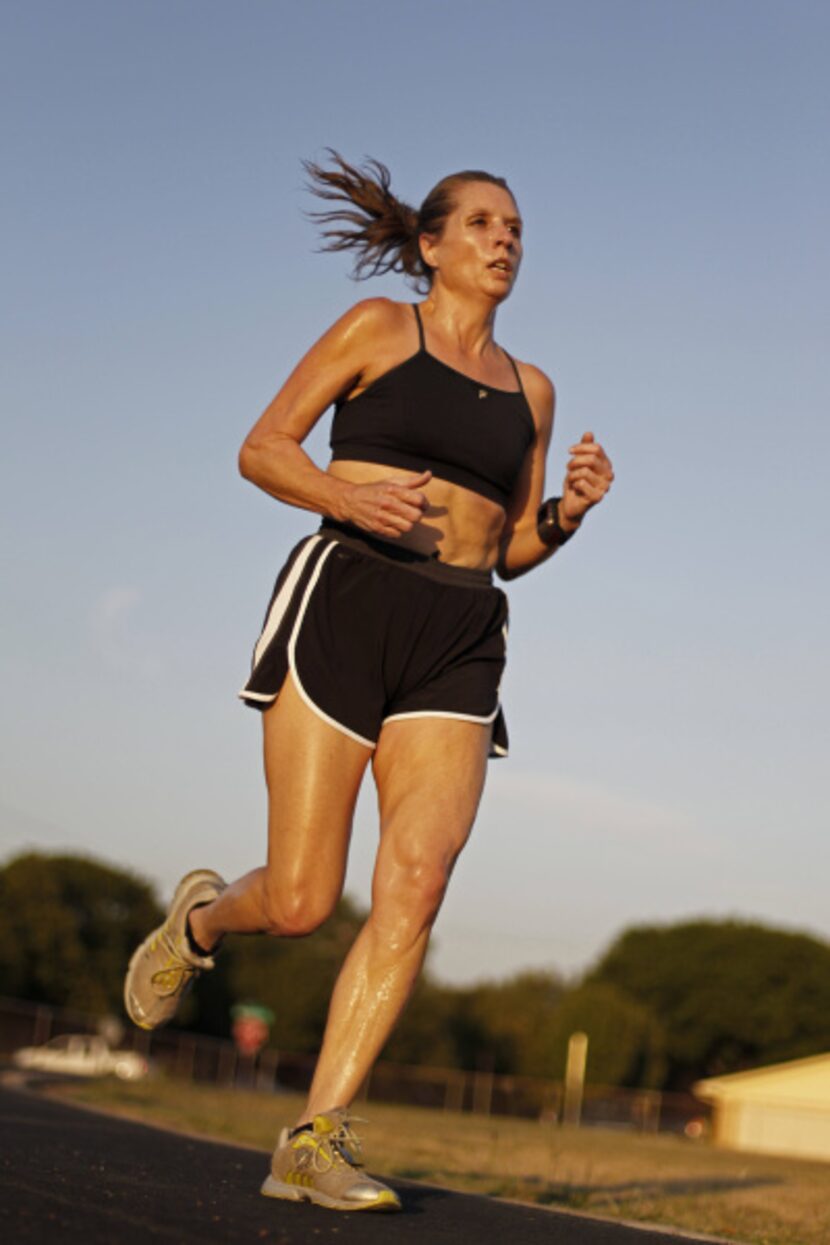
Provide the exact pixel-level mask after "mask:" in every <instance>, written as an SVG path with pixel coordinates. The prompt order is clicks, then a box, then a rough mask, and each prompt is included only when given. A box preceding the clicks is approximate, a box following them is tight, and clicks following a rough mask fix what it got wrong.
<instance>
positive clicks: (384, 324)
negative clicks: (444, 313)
mask: <svg viewBox="0 0 830 1245" xmlns="http://www.w3.org/2000/svg"><path fill="white" fill-rule="evenodd" d="M329 333H330V334H331V335H333V337H334V342H335V346H336V349H338V350H339V351H340V352H341V353H342V354H343V355H347V356H348V358H349V359H350V360H351V361H352V362H353V364H354V373H353V383H352V385H351V386H349V388H348V390H347V392H346V394H345V396H346V397H349V398H354V397H356V396H357V395H358V393H360V392H361V391H362V390H363V389H365V388H367V387H368V386H369V385H370V384H372V382H373V381H374V380H376V379H377V377H379V376H382V375H383V373H384V372H387V371H389V369H390V368H392V367H395V366H396V365H397V364H399V363H402V362H403V360H404V359H406V358H408V357H409V355H411V354H413V353H414V351H416V350H417V349H418V326H417V323H416V320H415V316H414V314H413V311H412V307H411V305H410V304H409V303H397V302H395V301H394V300H393V299H391V298H364V299H361V301H360V302H359V303H355V304H354V306H353V307H350V308H349V310H348V311H347V312H346V313H345V314H344V315H342V316H341V317H340V319H339V320H338V321H337V323H336V324H334V325H333V326H332V328H331V329H330V330H329Z"/></svg>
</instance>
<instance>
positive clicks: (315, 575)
mask: <svg viewBox="0 0 830 1245" xmlns="http://www.w3.org/2000/svg"><path fill="white" fill-rule="evenodd" d="M314 539H315V540H319V539H320V537H315V538H314ZM336 548H337V545H336V543H335V542H334V541H331V543H330V544H329V547H328V549H324V550H323V552H322V553H321V554H320V558H319V561H318V562H317V565H316V566H315V568H314V570H313V571H312V573H311V578H310V579H309V581H308V583H307V584H306V590H305V593H304V594H303V599H302V601H301V603H300V608H299V610H298V611H297V618H296V621H295V623H294V629H293V630H292V632H291V639H290V640H289V641H288V649H287V653H288V669H289V670H290V671H291V673H292V675H293V676H294V682H295V683H296V685H297V691H298V692H299V693H300V696H301V697H302V699H303V700H304V701H305V703H306V704H307V705H308V707H309V709H311V710H312V712H313V713H316V714H317V717H318V718H321V719H322V720H323V721H324V722H327V723H328V725H329V726H333V727H334V729H335V730H336V731H340V734H341V735H348V737H349V739H354V740H356V741H357V743H359V744H363V746H364V747H366V748H372V749H374V748H375V747H377V744H376V742H375V740H373V739H364V737H363V736H362V735H358V733H357V731H351V730H349V728H348V726H344V725H343V723H342V722H338V721H337V719H336V718H332V717H330V716H329V715H328V714H327V713H326V712H325V711H324V710H323V709H321V708H320V706H319V705H318V704H315V702H314V701H313V700H312V699H311V697H310V696H309V694H308V692H307V691H306V690H305V688H304V687H303V683H302V679H301V678H300V672H299V670H298V669H297V659H296V655H295V650H296V647H297V637H298V636H299V634H300V627H302V625H303V619H304V618H305V612H306V610H307V608H308V603H309V601H310V600H311V594H312V592H313V591H314V588H315V587H316V585H317V580H318V579H319V578H320V573H321V571H322V569H323V565H324V563H325V561H326V558H327V557H328V556H329V554H330V553H332V552H333V551H334V550H335V549H336Z"/></svg>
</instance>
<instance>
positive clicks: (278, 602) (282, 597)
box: [248, 536, 323, 695]
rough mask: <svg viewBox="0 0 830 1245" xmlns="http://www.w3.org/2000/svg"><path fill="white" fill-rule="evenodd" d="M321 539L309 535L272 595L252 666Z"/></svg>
mask: <svg viewBox="0 0 830 1245" xmlns="http://www.w3.org/2000/svg"><path fill="white" fill-rule="evenodd" d="M322 539H323V538H322V536H309V538H308V543H307V544H306V546H305V548H304V549H303V550H302V552H301V553H298V554H297V560H296V562H295V563H294V565H293V566H292V567H291V571H290V573H289V574H288V576H287V578H286V580H285V583H284V584H283V586H282V587H281V588H280V590H279V592H278V593H277V595H276V596H275V597H274V601H273V603H272V605H271V608H270V610H269V611H268V617H267V618H266V620H265V626H264V627H263V628H262V635H261V636H260V637H259V639H258V640H257V645H256V648H255V649H254V666H256V665H257V664H258V662H259V660H260V658H261V657H262V654H263V653H264V652H265V650H266V649H267V647H268V645H269V644H270V643H271V641H272V640H273V638H274V636H275V635H276V633H277V630H278V628H279V625H280V623H281V622H282V620H283V615H284V614H285V611H286V610H287V609H288V606H289V605H290V604H291V598H292V596H293V595H294V589H295V588H296V587H297V584H298V582H299V579H300V576H301V575H302V573H303V571H304V570H305V566H306V563H307V562H308V559H309V558H310V557H311V555H312V553H313V551H314V550H315V549H316V547H317V545H319V544H320V541H321V540H322ZM303 604H305V603H303ZM248 695H250V693H248Z"/></svg>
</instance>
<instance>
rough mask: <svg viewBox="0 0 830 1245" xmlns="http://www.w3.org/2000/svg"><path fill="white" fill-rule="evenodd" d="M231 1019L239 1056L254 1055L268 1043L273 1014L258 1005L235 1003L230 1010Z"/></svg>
mask: <svg viewBox="0 0 830 1245" xmlns="http://www.w3.org/2000/svg"><path fill="white" fill-rule="evenodd" d="M231 1018H232V1020H233V1025H232V1027H231V1033H232V1034H233V1040H234V1042H236V1049H237V1050H238V1051H239V1053H240V1054H241V1055H248V1056H249V1057H252V1056H253V1055H256V1054H257V1052H258V1051H260V1050H262V1048H263V1046H264V1045H265V1043H266V1042H267V1041H268V1034H269V1033H270V1030H271V1024H272V1022H273V1020H274V1013H273V1012H272V1011H270V1009H269V1008H267V1007H261V1006H260V1005H259V1004H258V1003H237V1004H236V1005H235V1006H234V1007H232V1008H231Z"/></svg>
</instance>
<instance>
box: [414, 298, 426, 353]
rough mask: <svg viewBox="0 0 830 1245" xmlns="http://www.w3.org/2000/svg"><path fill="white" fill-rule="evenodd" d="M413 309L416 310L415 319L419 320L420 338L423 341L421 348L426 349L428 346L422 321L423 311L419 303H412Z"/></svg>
mask: <svg viewBox="0 0 830 1245" xmlns="http://www.w3.org/2000/svg"><path fill="white" fill-rule="evenodd" d="M412 310H413V311H414V312H415V319H416V320H417V321H418V340H419V341H420V343H421V349H422V350H424V351H425V350H426V348H427V344H426V342H425V341H424V326H423V324H422V323H421V313H420V311H419V310H418V304H417V303H413V304H412Z"/></svg>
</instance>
